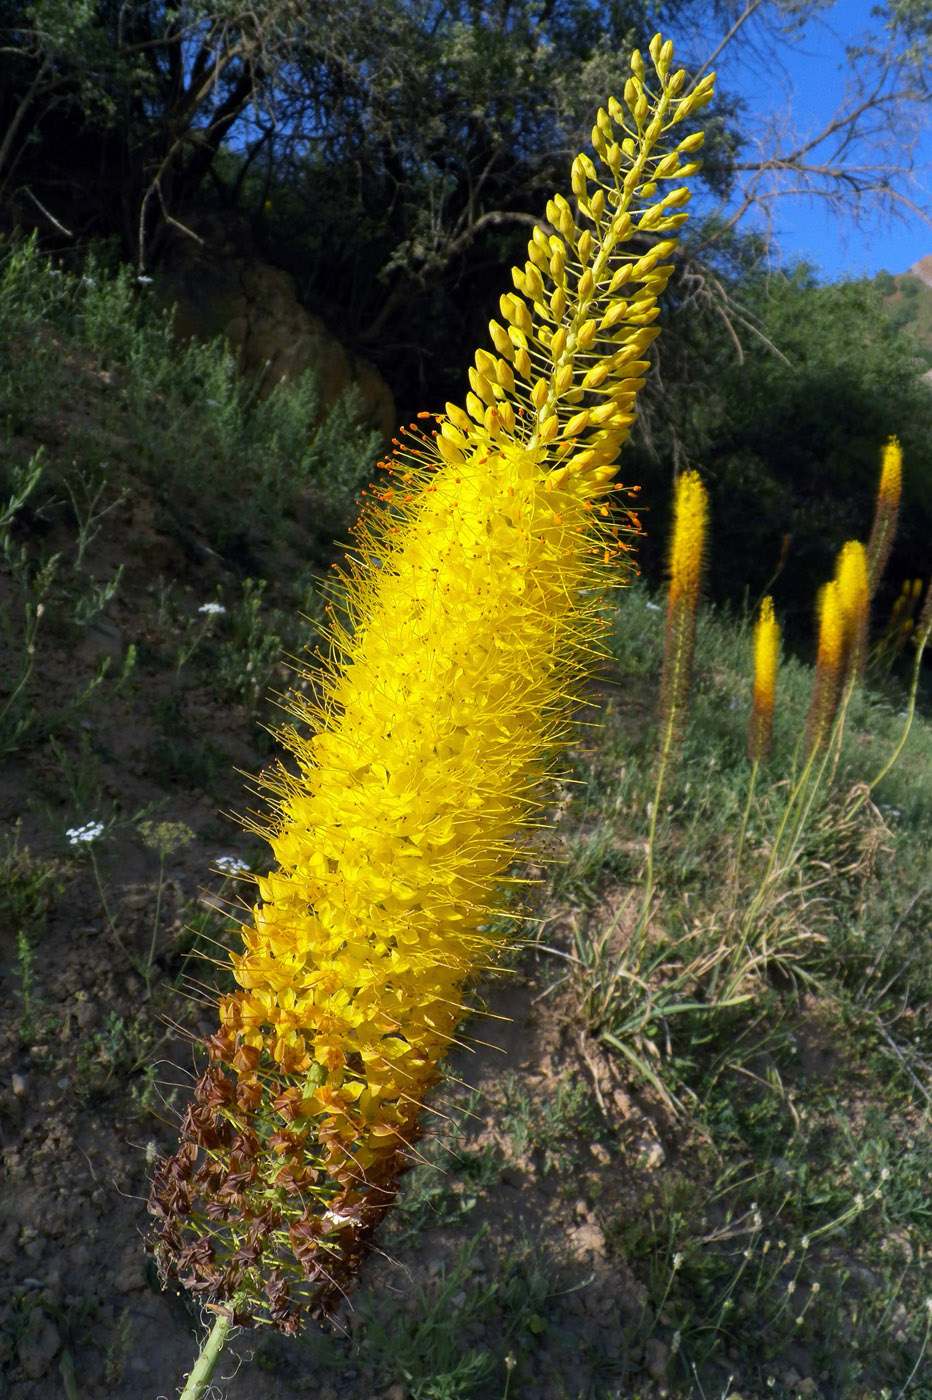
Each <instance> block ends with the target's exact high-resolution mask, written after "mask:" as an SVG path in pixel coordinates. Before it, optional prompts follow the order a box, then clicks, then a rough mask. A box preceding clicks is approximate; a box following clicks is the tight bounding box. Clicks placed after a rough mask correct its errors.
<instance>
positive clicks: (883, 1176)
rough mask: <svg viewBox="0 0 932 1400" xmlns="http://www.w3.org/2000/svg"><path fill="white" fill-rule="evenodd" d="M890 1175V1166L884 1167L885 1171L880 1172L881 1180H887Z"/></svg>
mask: <svg viewBox="0 0 932 1400" xmlns="http://www.w3.org/2000/svg"><path fill="white" fill-rule="evenodd" d="M889 1176H890V1168H889V1167H884V1169H883V1171H882V1172H881V1173H880V1180H881V1181H887V1180H888V1179H889Z"/></svg>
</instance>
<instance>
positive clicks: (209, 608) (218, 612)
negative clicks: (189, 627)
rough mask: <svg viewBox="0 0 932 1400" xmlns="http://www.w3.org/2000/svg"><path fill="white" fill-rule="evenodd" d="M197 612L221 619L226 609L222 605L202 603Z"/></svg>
mask: <svg viewBox="0 0 932 1400" xmlns="http://www.w3.org/2000/svg"><path fill="white" fill-rule="evenodd" d="M198 612H199V613H207V615H208V616H209V617H221V616H222V615H223V614H224V613H225V612H226V608H225V607H224V606H223V604H222V603H202V604H201V606H200V607H199V608H198Z"/></svg>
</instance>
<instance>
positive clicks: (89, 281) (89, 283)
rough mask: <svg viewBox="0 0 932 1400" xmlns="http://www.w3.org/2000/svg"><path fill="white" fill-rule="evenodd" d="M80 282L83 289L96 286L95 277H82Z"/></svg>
mask: <svg viewBox="0 0 932 1400" xmlns="http://www.w3.org/2000/svg"><path fill="white" fill-rule="evenodd" d="M81 281H82V282H83V283H84V285H85V287H96V286H97V279H96V278H95V277H82V278H81Z"/></svg>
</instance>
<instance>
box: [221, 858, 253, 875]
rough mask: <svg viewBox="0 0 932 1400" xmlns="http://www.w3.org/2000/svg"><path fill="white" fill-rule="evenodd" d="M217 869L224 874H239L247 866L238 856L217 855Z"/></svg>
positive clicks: (247, 867) (246, 868)
mask: <svg viewBox="0 0 932 1400" xmlns="http://www.w3.org/2000/svg"><path fill="white" fill-rule="evenodd" d="M216 863H217V869H218V870H222V871H223V873H224V875H240V874H242V873H243V871H244V870H248V869H249V866H248V865H247V864H246V862H245V861H244V860H241V859H240V857H239V856H218V857H217V862H216Z"/></svg>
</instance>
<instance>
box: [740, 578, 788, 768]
mask: <svg viewBox="0 0 932 1400" xmlns="http://www.w3.org/2000/svg"><path fill="white" fill-rule="evenodd" d="M779 656H780V624H779V623H778V622H777V620H776V618H775V617H774V615H773V599H772V598H765V599H764V600H763V602H762V603H761V605H760V615H759V616H758V619H757V622H756V623H755V624H754V698H753V703H752V706H751V718H750V721H749V723H748V758H749V759H750V760H751V762H752V763H755V764H758V763H763V761H764V759H765V758H766V757H767V755H768V753H769V752H770V737H771V733H772V730H773V711H774V703H775V700H776V689H777V663H778V660H779Z"/></svg>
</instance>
